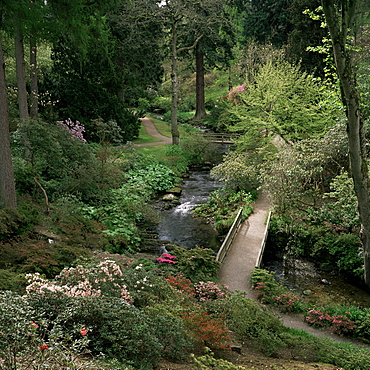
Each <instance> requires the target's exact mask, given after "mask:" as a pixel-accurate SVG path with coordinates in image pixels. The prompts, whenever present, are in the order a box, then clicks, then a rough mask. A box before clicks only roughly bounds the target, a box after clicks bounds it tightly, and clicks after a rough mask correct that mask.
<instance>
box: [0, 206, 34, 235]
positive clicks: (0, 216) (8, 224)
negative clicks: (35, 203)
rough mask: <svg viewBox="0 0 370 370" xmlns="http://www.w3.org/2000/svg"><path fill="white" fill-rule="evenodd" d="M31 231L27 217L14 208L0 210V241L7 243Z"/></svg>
mask: <svg viewBox="0 0 370 370" xmlns="http://www.w3.org/2000/svg"><path fill="white" fill-rule="evenodd" d="M28 229H29V222H28V220H27V218H26V216H25V215H23V214H21V213H20V212H19V211H17V210H16V209H14V208H3V209H1V210H0V239H1V240H2V241H7V240H9V239H11V238H13V237H15V236H17V235H21V234H22V233H24V232H25V231H28Z"/></svg>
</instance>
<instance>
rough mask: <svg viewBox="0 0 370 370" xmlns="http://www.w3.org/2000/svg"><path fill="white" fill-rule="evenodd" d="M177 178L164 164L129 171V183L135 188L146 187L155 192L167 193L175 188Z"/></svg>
mask: <svg viewBox="0 0 370 370" xmlns="http://www.w3.org/2000/svg"><path fill="white" fill-rule="evenodd" d="M175 179H176V177H175V174H174V172H173V171H172V170H171V169H170V168H169V167H167V166H165V165H162V164H154V165H150V166H148V167H146V168H145V169H136V170H131V171H128V173H127V183H128V184H130V185H132V187H133V188H135V187H137V186H142V185H144V186H145V187H149V188H150V189H151V190H152V191H153V192H160V191H165V190H168V189H170V188H172V187H173V186H174V181H175Z"/></svg>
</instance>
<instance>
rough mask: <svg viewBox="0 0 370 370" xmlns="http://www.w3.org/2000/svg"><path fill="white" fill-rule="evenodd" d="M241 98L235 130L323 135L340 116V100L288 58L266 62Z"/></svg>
mask: <svg viewBox="0 0 370 370" xmlns="http://www.w3.org/2000/svg"><path fill="white" fill-rule="evenodd" d="M240 98H241V100H242V103H241V104H237V105H235V106H234V108H233V109H231V111H232V112H233V113H234V114H235V115H236V116H237V117H238V118H239V123H237V124H235V125H234V126H233V130H234V131H244V132H252V131H257V132H258V131H259V132H264V134H265V135H266V136H268V135H272V137H274V136H275V135H280V136H281V137H282V138H283V139H284V140H286V141H288V140H291V141H296V140H299V139H303V138H307V137H312V136H318V135H322V134H323V133H324V132H325V131H326V130H327V129H328V128H329V127H331V126H333V124H334V123H335V120H336V119H337V118H338V116H340V109H339V104H332V101H330V100H329V101H328V99H327V95H326V93H325V91H322V88H321V86H320V85H318V84H316V83H315V82H314V81H313V79H312V77H311V76H309V75H307V74H306V73H305V72H302V71H300V69H299V67H298V66H293V65H290V64H289V63H287V62H277V63H271V62H269V63H267V64H266V65H264V66H262V67H261V68H260V69H259V71H258V73H257V75H256V77H255V80H254V82H253V83H250V84H248V83H247V84H246V85H245V92H243V93H240ZM337 99H338V100H339V97H337Z"/></svg>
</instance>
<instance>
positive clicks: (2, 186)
mask: <svg viewBox="0 0 370 370" xmlns="http://www.w3.org/2000/svg"><path fill="white" fill-rule="evenodd" d="M4 65H5V64H4V56H3V47H2V38H1V33H0V207H12V208H16V207H17V198H16V193H15V183H14V173H13V165H12V157H11V152H10V138H9V120H8V101H7V92H6V90H7V89H6V82H5V69H4V68H5V67H4Z"/></svg>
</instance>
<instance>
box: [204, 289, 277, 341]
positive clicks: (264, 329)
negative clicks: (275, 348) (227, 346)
mask: <svg viewBox="0 0 370 370" xmlns="http://www.w3.org/2000/svg"><path fill="white" fill-rule="evenodd" d="M207 307H208V308H209V310H213V311H216V312H219V313H220V314H221V313H222V314H224V315H225V321H226V325H227V326H228V328H229V329H230V330H232V331H233V332H234V333H235V335H236V336H237V338H239V339H243V338H244V337H249V338H256V339H258V338H259V335H260V333H266V334H267V333H270V334H271V338H272V336H273V335H274V334H276V333H279V332H281V331H283V325H282V324H281V322H280V321H279V319H278V318H277V317H276V316H274V315H273V314H271V313H269V312H268V311H267V310H265V309H264V308H263V307H261V306H260V305H259V304H258V303H257V302H254V301H252V300H250V299H248V298H245V297H243V295H242V294H233V295H231V296H229V297H227V298H225V299H221V300H216V301H213V302H210V303H209V304H208V305H207ZM211 312H212V311H211Z"/></svg>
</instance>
